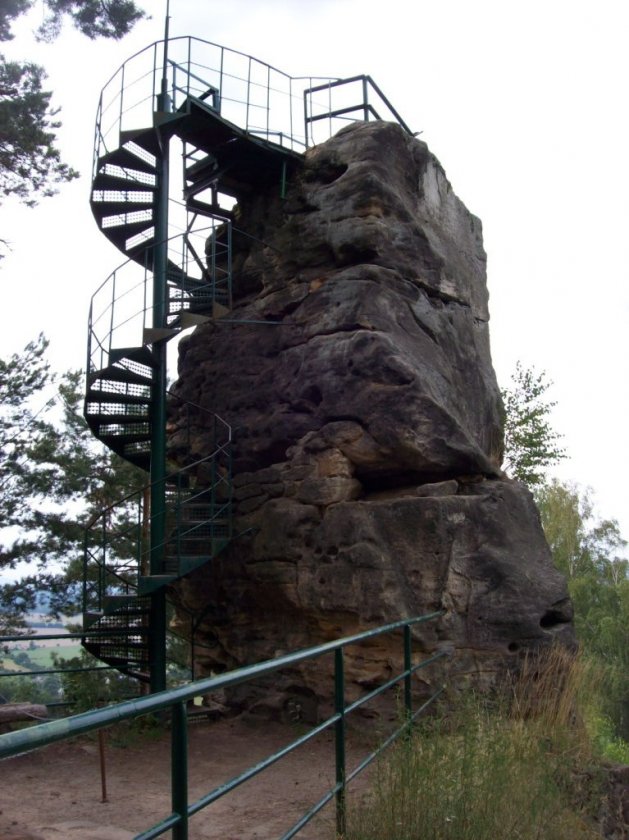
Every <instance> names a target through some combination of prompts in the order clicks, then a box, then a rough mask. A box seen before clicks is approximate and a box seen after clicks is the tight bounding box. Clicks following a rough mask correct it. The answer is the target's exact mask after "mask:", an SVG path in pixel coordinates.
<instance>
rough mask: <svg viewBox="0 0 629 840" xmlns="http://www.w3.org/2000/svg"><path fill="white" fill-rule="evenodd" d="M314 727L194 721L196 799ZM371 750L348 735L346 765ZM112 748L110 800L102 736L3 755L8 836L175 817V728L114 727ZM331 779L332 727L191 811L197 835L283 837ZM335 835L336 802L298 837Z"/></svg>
mask: <svg viewBox="0 0 629 840" xmlns="http://www.w3.org/2000/svg"><path fill="white" fill-rule="evenodd" d="M300 727H301V728H300ZM306 731H307V729H306V728H305V727H304V726H303V725H300V724H294V725H291V724H280V723H272V722H268V721H262V720H259V719H257V718H253V717H251V716H244V715H243V716H241V717H239V718H232V719H222V720H218V721H208V720H207V719H205V718H203V719H201V720H200V721H195V722H191V723H190V725H189V762H188V765H189V768H190V769H189V786H190V789H189V802H192V801H194V800H195V799H197V798H199V797H201V796H203V795H204V794H206V793H208V792H209V791H210V790H212V789H213V788H214V787H215V786H217V785H220V784H223V783H225V782H226V781H228V780H229V779H231V778H232V777H233V776H235V775H237V774H238V773H239V772H241V771H242V770H244V769H246V768H247V767H249V766H251V765H252V764H254V763H256V762H258V761H261V760H262V759H263V758H266V757H267V756H269V755H270V754H272V753H273V752H275V751H277V750H278V749H281V748H282V747H283V746H285V745H287V744H288V743H290V742H291V741H293V740H295V738H296V737H298V736H299V735H300V734H304V733H305V732H306ZM367 752H369V746H368V745H367V743H366V742H365V740H364V738H362V737H361V734H360V732H359V731H353V732H350V734H349V737H348V762H347V769H348V771H351V769H353V767H354V766H355V765H356V764H357V763H358V761H359V760H360V759H361V758H362V757H363V756H364V755H366V754H367ZM105 755H106V786H107V801H106V802H102V792H101V774H100V757H99V746H98V741H97V740H96V739H94V740H90V739H87V738H82V739H75V740H73V741H69V742H62V743H59V744H55V745H52V746H50V747H47V748H46V749H44V750H39V751H37V752H32V753H27V754H25V755H20V756H16V757H15V758H11V759H5V760H4V761H2V762H0V840H130V838H132V837H134V836H135V834H137V833H139V832H140V831H142V830H146V829H148V828H149V827H151V826H153V825H155V824H156V823H157V822H159V821H160V820H161V819H163V818H165V817H166V816H168V815H169V814H170V812H171V809H170V760H169V759H170V733H169V732H168V731H167V732H159V733H158V734H157V735H156V734H152V735H151V734H149V735H147V734H143V735H141V736H138V735H137V734H133V733H132V734H131V736H130V737H127V736H125V738H124V740H123V739H120V737H116V735H115V733H111V734H109V735H108V736H107V743H106V748H105ZM333 783H334V741H333V735H332V733H330V732H326V733H324V734H322V735H320V736H318V737H317V738H315V739H313V740H312V741H310V742H308V743H307V744H305V745H304V746H302V747H300V748H298V749H297V750H295V751H294V752H292V753H290V754H289V755H288V756H287V757H285V758H283V759H282V760H281V761H279V762H277V763H276V764H274V765H273V766H271V767H270V768H268V769H266V770H265V771H263V772H262V773H260V774H259V775H257V776H256V777H254V778H253V779H252V780H250V781H248V782H246V783H245V784H243V785H241V786H240V787H239V788H238V789H236V790H235V791H234V792H232V793H230V794H228V795H227V796H225V797H223V798H222V799H220V800H218V801H217V802H215V803H213V804H212V805H210V806H209V807H207V808H205V809H204V810H203V811H200V812H199V813H198V814H196V815H195V816H193V817H192V818H191V820H190V840H210V838H212V840H218V838H220V840H276V839H277V838H279V837H281V836H282V835H283V834H284V833H285V832H286V831H288V829H289V828H290V827H291V826H292V825H293V824H294V823H295V822H296V821H297V820H298V819H299V818H300V817H301V816H302V815H303V814H304V813H305V812H306V811H307V810H308V809H309V808H310V807H311V806H312V805H313V804H314V803H315V802H316V801H317V800H318V799H319V798H320V797H321V796H322V795H323V794H324V793H325V791H326V790H328V789H329V788H330V787H331V786H332V785H333ZM365 783H366V779H364V780H363V777H361V779H360V780H357V781H356V782H355V783H354V784H353V785H352V788H353V790H354V791H360V790H364V787H365ZM353 795H359V793H354V794H353ZM163 836H164V837H170V833H169V832H167V833H166V834H164V835H163ZM334 836H335V832H334V807H333V805H332V806H327V807H326V808H325V809H324V810H323V811H322V812H321V814H320V815H318V816H317V817H316V818H315V819H314V820H313V822H312V823H310V824H309V825H307V826H306V827H305V828H304V829H302V831H301V832H300V833H299V835H298V837H299V840H333V838H334Z"/></svg>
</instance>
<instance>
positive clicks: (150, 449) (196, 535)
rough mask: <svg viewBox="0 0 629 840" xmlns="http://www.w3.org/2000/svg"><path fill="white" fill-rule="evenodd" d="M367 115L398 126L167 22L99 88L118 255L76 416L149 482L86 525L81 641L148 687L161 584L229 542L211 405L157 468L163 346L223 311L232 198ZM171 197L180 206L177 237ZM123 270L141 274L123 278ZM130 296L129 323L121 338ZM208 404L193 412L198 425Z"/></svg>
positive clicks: (224, 454) (97, 317) (161, 633)
mask: <svg viewBox="0 0 629 840" xmlns="http://www.w3.org/2000/svg"><path fill="white" fill-rule="evenodd" d="M372 118H373V119H377V120H379V119H388V120H393V121H397V122H399V124H400V125H401V126H402V127H403V128H404V130H405V131H407V132H408V133H409V134H411V133H412V132H411V131H410V128H409V127H408V126H407V125H406V124H405V123H404V121H403V120H402V118H401V117H400V115H399V114H398V113H397V111H396V110H395V109H394V108H393V106H392V105H391V103H390V102H389V101H388V100H387V99H386V97H385V96H384V94H383V93H382V91H381V90H380V89H379V88H378V86H377V85H376V84H375V82H373V80H372V79H371V78H370V77H369V76H353V77H351V78H348V79H335V78H328V79H323V78H322V77H316V78H307V77H290V76H289V75H288V74H286V73H284V72H283V71H281V70H278V69H277V68H274V67H272V66H271V65H268V64H265V63H264V62H260V61H258V60H257V59H255V58H253V57H252V56H247V55H245V54H244V53H240V52H238V51H236V50H230V49H228V48H226V47H222V46H220V45H218V44H213V43H211V42H209V41H203V40H201V39H198V38H192V37H182V38H170V39H169V37H168V18H167V24H166V37H165V39H164V41H157V42H155V43H154V44H151V45H149V46H148V47H146V48H145V49H144V50H140V52H138V53H136V54H135V55H134V56H132V57H131V58H130V59H129V60H128V61H127V62H125V63H124V64H123V65H122V66H121V67H120V68H119V69H118V70H117V71H116V73H114V75H113V76H112V77H111V78H110V80H109V82H107V84H106V85H105V87H104V88H103V90H102V92H101V97H100V102H99V106H98V114H97V120H96V142H95V154H94V170H93V182H92V192H91V201H90V203H91V207H92V212H93V214H94V216H95V218H96V221H97V223H98V225H99V228H100V230H101V232H102V233H103V234H104V235H105V236H106V237H107V238H108V240H109V241H110V242H111V243H112V244H113V245H114V246H115V247H116V248H117V249H118V250H119V251H121V252H122V253H123V254H124V255H125V257H126V258H127V262H126V263H125V264H124V265H123V266H121V267H120V268H119V269H116V271H114V272H113V274H112V275H110V277H109V278H108V279H107V280H106V281H105V283H103V284H102V285H101V287H99V289H98V290H97V292H95V294H94V296H93V298H92V308H91V310H90V323H89V330H88V334H89V340H88V366H87V367H88V370H87V390H86V398H85V416H86V420H87V423H88V425H89V427H90V428H91V430H92V431H93V433H94V435H95V436H96V437H97V438H98V439H99V440H101V441H102V442H103V443H105V444H106V445H107V446H108V447H109V448H110V449H112V450H113V451H114V452H116V453H117V454H118V455H120V456H121V457H122V458H125V459H126V460H127V461H129V462H130V463H132V464H135V465H136V466H138V467H140V468H142V469H144V470H146V471H148V472H149V474H150V484H149V485H148V488H147V489H145V490H144V491H140V493H138V494H134V496H133V497H128V498H127V499H124V500H122V501H121V502H120V503H119V504H118V505H116V506H112V508H108V509H107V510H105V511H103V512H102V514H101V515H100V516H99V517H97V518H96V519H95V520H94V522H93V523H92V525H91V526H90V528H88V531H87V535H86V551H85V566H84V584H83V586H84V598H83V602H84V609H83V612H84V632H85V637H84V645H85V647H86V648H87V649H88V650H90V651H91V652H92V653H94V654H95V655H96V656H97V657H98V658H100V659H102V660H103V661H105V662H107V663H108V664H110V665H112V666H114V667H116V668H119V669H120V670H121V671H124V672H126V673H129V674H132V675H134V676H137V677H138V678H140V679H143V680H147V681H149V680H150V682H151V690H154V691H156V690H160V688H159V685H158V682H159V681H157V680H156V679H154V674H155V673H157V672H158V671H159V669H160V668H161V671H162V679H161V686H162V687H165V664H164V663H165V642H164V639H165V636H166V625H165V610H166V606H165V604H166V601H165V593H166V591H167V589H168V587H169V586H170V585H171V584H173V583H175V582H176V581H178V580H180V579H181V578H182V577H184V576H185V575H187V574H189V573H190V572H191V571H192V570H194V569H195V568H198V567H199V566H201V565H204V564H207V563H210V562H212V560H213V558H215V557H216V556H217V554H218V553H219V552H221V551H222V550H223V549H224V548H225V546H226V545H227V544H228V543H229V542H230V540H231V539H232V525H231V430H230V429H229V427H228V426H227V424H225V423H224V422H223V421H222V420H221V419H220V418H218V417H216V416H215V415H211V417H212V420H211V423H212V424H213V428H212V432H211V434H209V436H207V439H208V440H210V441H211V443H210V444H209V447H208V449H209V451H208V454H207V455H206V456H205V457H203V458H202V459H201V460H198V461H196V462H194V463H185V457H184V458H183V461H184V466H183V467H182V468H181V467H180V469H179V471H177V472H173V473H171V474H170V475H168V474H167V469H166V466H167V464H166V462H167V447H166V423H167V407H166V344H167V342H168V341H169V339H171V338H172V337H173V336H175V335H177V334H178V333H179V332H180V331H181V330H182V329H186V328H187V327H190V326H196V325H198V324H200V323H203V322H204V321H207V320H211V319H218V318H224V319H225V320H229V314H228V313H229V312H230V309H231V303H232V293H231V254H232V222H233V214H232V213H231V210H230V209H228V208H231V206H232V205H233V202H234V201H236V202H238V201H240V200H243V199H245V198H251V197H255V195H256V194H257V193H258V192H261V191H265V190H267V189H268V187H269V186H272V185H276V186H277V190H278V195H279V197H280V198H282V197H284V196H285V188H286V183H287V180H288V179H290V177H291V174H292V172H293V170H294V169H295V168H296V167H298V166H300V164H301V161H302V160H303V153H304V152H305V151H306V150H307V148H308V147H309V146H310V145H313V144H315V143H316V142H318V141H319V140H325V139H327V138H328V137H330V136H332V134H334V133H335V131H337V130H338V129H340V128H342V127H343V126H345V125H346V124H347V121H348V120H349V121H351V120H355V119H359V120H369V119H372ZM171 141H173V143H179V144H180V145H181V150H182V161H183V179H182V191H183V202H174V201H173V199H171V197H170V195H169V172H170V169H169V164H170V147H171ZM174 205H177V212H179V213H180V214H181V212H183V214H184V216H185V221H184V223H183V224H181V223H180V230H181V231H183V232H182V233H180V234H179V235H178V236H177V237H173V234H172V226H171V217H170V215H169V214H170V210H169V208H170V207H171V206H174ZM226 208H227V209H226ZM241 233H243V232H241ZM175 241H177V242H179V243H180V244H181V247H180V248H179V246H177V247H174V243H175ZM131 270H132V271H131ZM138 270H139V271H140V272H142V271H143V272H144V280H143V282H142V283H139V284H135V280H133V281H132V282H131V283H129V281H128V279H127V278H128V276H129V273H130V272H131V274H132V273H133V272H137V271H138ZM138 295H139V303H137V298H138ZM132 300H136V307H138V308H136V315H137V314H138V313H139V316H140V322H141V323H140V327H139V329H138V330H137V331H136V330H135V329H134V330H132V331H131V337H130V338H129V337H128V336H129V334H130V333H129V327H130V326H131V325H132V324H135V322H136V320H137V317H136V315H132V316H129V315H128V312H127V309H128V307H129V305H130V301H132ZM97 301H98V302H99V304H98V306H96V302H97ZM232 323H236V322H235V321H233V319H232ZM251 323H253V322H251ZM188 408H190V409H194V410H199V409H200V407H199V406H196V407H192V406H188ZM201 411H203V410H201ZM208 414H209V412H205V417H204V418H199V417H197V418H196V422H197V425H198V426H200V427H202V428H203V429H204V430H205V432H204V434H206V433H207V429H208V425H209V421H208V417H207V415H208ZM159 430H161V432H160V431H159ZM162 432H163V433H162ZM197 437H198V436H197ZM178 461H179V464H180V465H181V461H182V457H181V447H179V449H178ZM149 495H150V501H149ZM153 497H155V498H156V499H157V501H156V502H155V504H154V503H153ZM158 637H159V638H161V639H162V643H161V644H162V648H161V651H160V650H159V649H158V646H157V645H156V641H155V640H156V639H157V638H158ZM158 659H159V662H160V663H161V664H159V663H158V664H157V665H156V664H155V662H156V661H157V660H158Z"/></svg>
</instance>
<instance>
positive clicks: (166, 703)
mask: <svg viewBox="0 0 629 840" xmlns="http://www.w3.org/2000/svg"><path fill="white" fill-rule="evenodd" d="M442 615H443V612H433V613H429V614H427V615H423V616H419V617H416V618H410V619H405V620H402V621H396V622H394V623H392V624H386V625H384V626H382V627H377V628H374V629H373V630H367V631H365V632H364V633H358V634H356V635H353V636H347V637H345V638H342V639H338V640H336V641H333V642H327V643H325V644H322V645H317V646H316V647H312V648H307V649H305V650H300V651H296V652H294V653H290V654H287V655H285V656H281V657H278V658H276V659H272V660H268V661H266V662H261V663H259V664H257V665H249V666H247V667H245V668H239V669H237V670H235V671H229V672H226V673H224V674H220V675H219V676H217V677H210V678H208V679H202V680H196V681H195V682H192V683H188V684H187V685H184V686H181V687H179V688H174V689H170V690H168V691H160V692H157V693H155V694H152V695H149V696H147V697H140V698H137V699H134V700H126V701H124V702H122V703H117V704H115V705H113V706H106V707H104V708H102V709H94V710H92V711H90V712H85V713H83V714H80V715H74V716H72V717H67V718H63V719H61V720H53V721H50V722H48V723H43V724H39V725H37V726H33V727H31V728H29V729H22V730H19V731H16V732H8V733H6V734H4V735H0V759H3V758H9V757H10V756H14V755H18V754H20V753H23V752H27V751H30V750H34V749H38V748H40V747H44V746H47V745H49V744H53V743H55V742H57V741H62V740H66V739H67V738H72V737H74V736H77V735H84V734H86V733H88V732H93V731H94V730H97V729H101V728H102V727H105V726H111V725H112V724H115V723H121V722H122V721H127V720H131V719H133V718H137V717H140V716H141V715H148V714H158V713H164V712H168V711H170V714H171V808H172V813H171V814H169V815H168V816H166V817H165V818H164V819H162V820H161V821H160V822H159V823H157V824H156V825H154V826H152V827H151V828H149V829H147V830H146V831H143V832H142V833H140V834H138V835H136V838H135V840H150V838H154V837H160V836H161V835H163V834H165V833H166V832H167V831H172V838H173V840H188V820H189V818H190V817H191V816H193V815H194V814H197V813H198V812H199V811H201V810H202V809H203V808H206V807H207V806H208V805H211V804H212V802H215V801H216V800H217V799H219V798H220V797H221V796H224V795H225V794H228V793H230V792H231V791H232V790H234V789H235V788H236V787H238V786H239V785H241V784H243V783H244V782H246V781H248V780H249V779H252V778H253V777H254V776H257V775H258V773H261V772H262V771H263V770H265V769H266V768H267V767H270V766H271V765H272V764H275V763H276V762H277V761H279V760H280V759H282V758H284V757H285V756H286V755H288V754H289V753H291V752H292V751H293V750H295V749H297V748H298V747H301V746H302V745H303V744H306V743H307V742H308V741H310V740H311V739H313V738H315V737H316V736H317V735H320V734H321V733H322V732H324V731H326V730H328V729H330V730H332V731H333V732H334V736H335V761H336V774H335V784H334V785H333V786H332V787H331V788H330V789H329V790H328V791H327V792H326V793H325V794H324V796H322V797H321V798H320V799H319V801H318V802H316V803H315V804H314V805H313V806H312V807H311V808H310V810H308V811H307V812H306V813H305V814H304V815H303V816H302V817H301V818H300V819H299V820H298V821H297V822H296V823H295V824H294V825H293V826H292V827H291V828H290V829H289V830H288V831H287V832H286V833H285V834H283V835H282V837H281V838H280V840H290V838H291V837H295V835H296V834H298V832H299V831H301V829H302V828H303V827H304V826H305V825H306V824H307V823H308V822H310V820H311V819H312V818H313V817H314V816H315V815H316V814H318V813H319V812H320V811H321V810H322V808H324V807H325V806H326V805H327V804H328V803H329V802H331V801H332V800H333V799H334V800H336V828H337V832H338V834H339V835H342V834H344V833H345V794H346V788H347V785H348V784H349V783H350V782H351V781H352V780H353V779H355V778H356V776H358V775H359V774H360V773H362V771H363V770H364V769H365V768H366V767H367V766H368V765H369V764H370V763H371V762H372V761H373V760H374V759H375V758H376V757H377V756H378V755H379V754H380V753H381V752H382V751H383V750H385V749H386V748H387V747H388V746H389V745H390V744H391V743H392V742H393V741H394V740H395V739H396V738H398V737H399V736H400V735H402V734H403V733H404V732H406V731H407V730H408V729H409V727H410V726H411V725H412V723H413V721H414V720H416V718H418V717H419V716H420V715H421V714H422V713H423V712H424V711H425V710H426V709H427V708H428V707H429V706H430V705H431V704H432V703H433V702H434V701H435V700H436V699H437V697H439V695H440V694H441V693H442V691H443V686H442V687H439V688H438V689H436V690H435V691H434V692H433V693H432V695H431V696H430V697H428V698H427V699H426V700H425V701H424V702H423V703H422V704H421V706H420V707H419V708H417V709H414V708H413V698H412V691H411V680H412V676H413V674H415V673H416V672H417V671H419V670H420V669H422V668H425V667H427V666H429V665H431V664H432V663H434V662H436V661H437V660H439V659H443V658H444V657H446V656H447V655H448V651H446V650H441V651H438V652H437V653H435V654H433V655H432V656H430V657H428V658H426V659H423V660H422V661H420V662H415V663H413V661H412V643H413V633H412V628H413V627H414V626H415V625H417V624H421V623H425V622H427V621H435V620H437V619H439V618H440V617H441V616H442ZM400 631H401V633H402V642H403V669H402V670H401V671H400V672H399V673H398V674H397V675H395V676H393V677H391V679H389V680H388V681H387V682H385V683H383V684H382V685H381V686H379V687H378V688H376V689H374V690H372V691H370V692H368V693H366V694H364V695H362V696H361V697H359V698H358V699H357V700H355V701H354V702H353V703H350V704H347V703H346V700H345V680H344V651H345V648H346V647H348V646H349V645H355V644H360V643H362V642H365V641H366V640H368V639H373V638H375V637H377V636H381V635H383V634H385V633H399V632H400ZM329 653H333V654H334V713H333V714H332V715H331V716H330V717H329V718H327V720H325V721H323V722H322V723H320V724H318V725H317V726H315V727H314V728H313V729H311V730H310V731H309V732H307V733H306V734H305V735H302V736H301V737H299V738H296V739H295V740H294V741H292V742H291V743H290V744H288V745H287V746H285V747H284V748H282V749H281V750H279V751H278V752H276V753H273V754H272V755H270V756H268V757H267V758H265V759H264V760H262V761H260V762H259V763H257V764H255V765H253V766H252V767H249V768H248V769H247V770H245V771H244V772H242V773H240V774H239V775H238V776H235V777H234V778H232V779H230V780H229V781H228V782H225V783H224V784H222V785H219V786H218V787H216V788H214V790H211V791H210V792H209V793H207V794H206V795H205V796H202V797H201V798H200V799H197V800H196V801H195V802H189V801H188V718H187V711H186V704H187V703H188V702H189V701H191V700H193V698H194V697H196V696H198V695H200V694H208V693H212V692H215V691H219V690H221V689H224V688H228V687H230V686H235V685H239V684H242V683H245V682H248V681H249V680H253V679H257V678H259V677H262V676H266V675H268V674H272V673H274V672H275V671H279V670H281V669H282V668H287V667H291V666H294V665H297V664H299V663H300V662H304V661H306V660H309V659H317V658H319V657H321V656H324V655H325V654H329ZM400 683H403V691H402V695H403V698H404V716H403V719H402V721H401V723H400V725H399V726H398V727H397V729H396V730H395V731H394V732H393V733H392V734H391V735H389V736H388V737H387V738H386V739H385V740H384V741H383V742H382V743H381V744H380V746H379V747H378V748H377V749H375V750H373V752H371V753H369V754H368V755H367V756H366V757H365V758H364V759H363V760H362V761H361V762H360V763H359V764H358V765H357V766H356V767H355V768H354V769H353V770H351V771H350V772H348V771H347V768H346V755H345V745H346V732H345V721H346V718H347V716H348V715H349V714H350V713H351V712H353V711H355V710H356V709H358V708H360V707H361V706H363V705H364V704H365V703H368V702H369V701H370V700H373V699H374V698H375V697H378V696H379V695H381V694H382V693H383V692H385V691H387V690H389V689H391V688H393V687H394V686H397V685H399V684H400Z"/></svg>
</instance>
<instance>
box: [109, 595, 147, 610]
mask: <svg viewBox="0 0 629 840" xmlns="http://www.w3.org/2000/svg"><path fill="white" fill-rule="evenodd" d="M139 598H140V596H139V595H138V593H137V592H133V593H131V594H130V595H106V596H105V597H104V598H103V608H104V611H105V613H107V614H109V613H111V610H112V609H118V608H122V607H133V608H134V609H136V610H137V609H143V607H142V606H139V605H138V600H139Z"/></svg>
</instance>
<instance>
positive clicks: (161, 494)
mask: <svg viewBox="0 0 629 840" xmlns="http://www.w3.org/2000/svg"><path fill="white" fill-rule="evenodd" d="M166 21H167V23H166V32H167V33H168V18H167V19H166ZM167 48H168V35H167V36H166V40H165V42H164V68H163V78H162V87H161V94H160V95H159V96H158V98H157V99H158V101H157V109H158V111H162V112H164V111H168V110H170V98H169V96H168V78H167ZM156 130H157V131H158V132H159V134H160V137H159V140H160V143H159V147H160V148H159V153H158V155H157V161H156V170H157V177H156V185H157V197H156V207H155V245H154V246H153V323H152V326H153V328H154V329H163V328H165V327H166V326H167V324H166V316H167V311H168V310H167V294H168V289H167V281H166V277H167V269H168V188H169V151H170V150H169V143H170V137H169V135H168V132H165V131H160V129H159V128H157V129H156ZM153 364H154V379H153V393H152V412H151V414H152V416H151V553H150V558H151V560H150V574H151V575H161V574H163V573H164V549H165V541H166V370H167V369H166V342H165V341H164V340H161V341H155V342H154V343H153ZM149 659H150V671H151V691H152V692H155V691H163V690H164V689H165V688H166V593H165V591H164V589H163V588H161V589H157V590H156V591H154V592H153V593H152V594H151V607H150V633H149Z"/></svg>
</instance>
